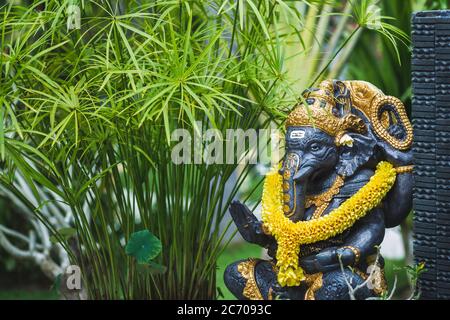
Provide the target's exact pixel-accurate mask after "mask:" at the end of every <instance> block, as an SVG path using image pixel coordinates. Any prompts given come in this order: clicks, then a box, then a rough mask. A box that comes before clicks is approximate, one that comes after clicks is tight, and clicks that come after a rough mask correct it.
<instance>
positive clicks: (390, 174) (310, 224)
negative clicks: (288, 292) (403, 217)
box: [262, 161, 396, 286]
mask: <svg viewBox="0 0 450 320" xmlns="http://www.w3.org/2000/svg"><path fill="white" fill-rule="evenodd" d="M395 178H396V171H395V169H394V168H393V166H392V165H391V164H390V163H389V162H385V161H382V162H380V163H379V164H378V165H377V169H376V171H375V174H374V175H373V176H372V177H371V178H370V180H369V182H368V183H367V184H366V185H365V186H364V187H362V188H361V189H360V190H359V191H358V192H356V193H355V194H354V195H353V196H352V197H351V198H349V199H347V200H346V201H345V202H344V203H342V204H341V206H340V207H339V208H336V209H334V210H333V211H332V212H330V213H329V214H328V215H326V216H322V217H320V218H318V219H314V220H309V221H298V222H295V223H294V222H292V221H291V220H290V219H289V218H287V217H286V216H285V215H284V213H283V207H282V203H283V199H282V196H283V189H282V181H283V180H282V176H281V175H280V174H278V169H274V170H272V171H271V172H270V173H269V174H268V175H267V176H266V180H265V182H264V190H263V196H262V219H263V222H264V225H265V227H266V228H267V229H268V230H269V232H270V233H271V234H272V235H273V236H274V237H275V239H276V241H277V243H278V250H277V256H276V258H277V267H278V268H279V271H278V282H279V283H280V285H282V286H298V285H300V282H301V281H303V280H304V279H305V275H304V273H303V270H302V268H301V267H300V266H299V265H298V253H299V250H300V245H303V244H309V243H314V242H317V241H322V240H326V239H329V238H331V237H334V236H336V235H337V234H340V233H342V232H344V231H345V230H346V229H348V228H350V227H351V226H352V225H353V224H354V223H355V222H356V221H357V220H358V219H360V218H362V217H363V216H365V215H366V214H367V213H368V212H369V211H370V210H372V209H373V208H375V207H376V206H378V205H379V204H380V202H381V201H382V200H383V198H384V197H385V196H386V194H387V193H388V192H389V190H390V189H391V188H392V186H393V185H394V182H395Z"/></svg>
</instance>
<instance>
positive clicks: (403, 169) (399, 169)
mask: <svg viewBox="0 0 450 320" xmlns="http://www.w3.org/2000/svg"><path fill="white" fill-rule="evenodd" d="M413 169H414V166H412V165H411V166H402V167H396V168H395V171H396V172H397V173H407V172H412V171H413Z"/></svg>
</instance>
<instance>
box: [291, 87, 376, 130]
mask: <svg viewBox="0 0 450 320" xmlns="http://www.w3.org/2000/svg"><path fill="white" fill-rule="evenodd" d="M303 98H304V100H306V101H308V100H309V99H314V101H313V102H312V103H311V104H309V101H308V103H306V104H304V103H302V104H300V105H297V106H296V107H295V108H294V110H293V111H292V112H291V113H290V114H289V116H288V117H287V120H286V127H292V126H311V127H317V128H318V129H321V130H322V131H324V132H326V133H328V134H329V135H331V136H333V137H338V136H341V135H342V134H343V133H345V132H346V131H354V132H358V133H365V132H366V131H367V128H366V125H365V123H364V121H363V120H362V119H361V118H359V117H357V116H356V115H354V114H351V113H347V114H345V115H344V116H342V117H339V116H336V115H335V114H334V113H333V108H335V106H336V102H338V100H337V99H336V98H335V96H334V89H333V83H332V82H331V81H330V80H325V81H322V83H321V84H320V85H319V88H318V89H317V90H314V91H308V92H306V93H305V94H304V95H303ZM339 102H340V103H342V101H340V100H339Z"/></svg>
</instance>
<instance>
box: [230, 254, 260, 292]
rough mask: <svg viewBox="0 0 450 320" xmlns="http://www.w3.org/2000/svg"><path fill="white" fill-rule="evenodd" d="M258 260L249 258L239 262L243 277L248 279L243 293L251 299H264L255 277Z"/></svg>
mask: <svg viewBox="0 0 450 320" xmlns="http://www.w3.org/2000/svg"><path fill="white" fill-rule="evenodd" d="M258 261H259V260H257V259H248V260H247V261H243V262H241V263H239V264H238V266H237V269H238V271H239V273H240V274H241V275H242V277H243V278H244V279H247V283H246V284H245V288H244V291H242V295H243V296H244V297H246V298H248V299H250V300H264V298H263V296H262V294H261V292H260V291H259V288H258V284H257V283H256V279H255V266H256V264H257V263H258Z"/></svg>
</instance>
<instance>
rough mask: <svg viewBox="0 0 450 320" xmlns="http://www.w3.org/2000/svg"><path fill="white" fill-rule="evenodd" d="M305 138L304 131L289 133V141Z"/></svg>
mask: <svg viewBox="0 0 450 320" xmlns="http://www.w3.org/2000/svg"><path fill="white" fill-rule="evenodd" d="M304 136H305V131H303V130H294V131H292V132H291V139H302V138H303V137H304Z"/></svg>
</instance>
